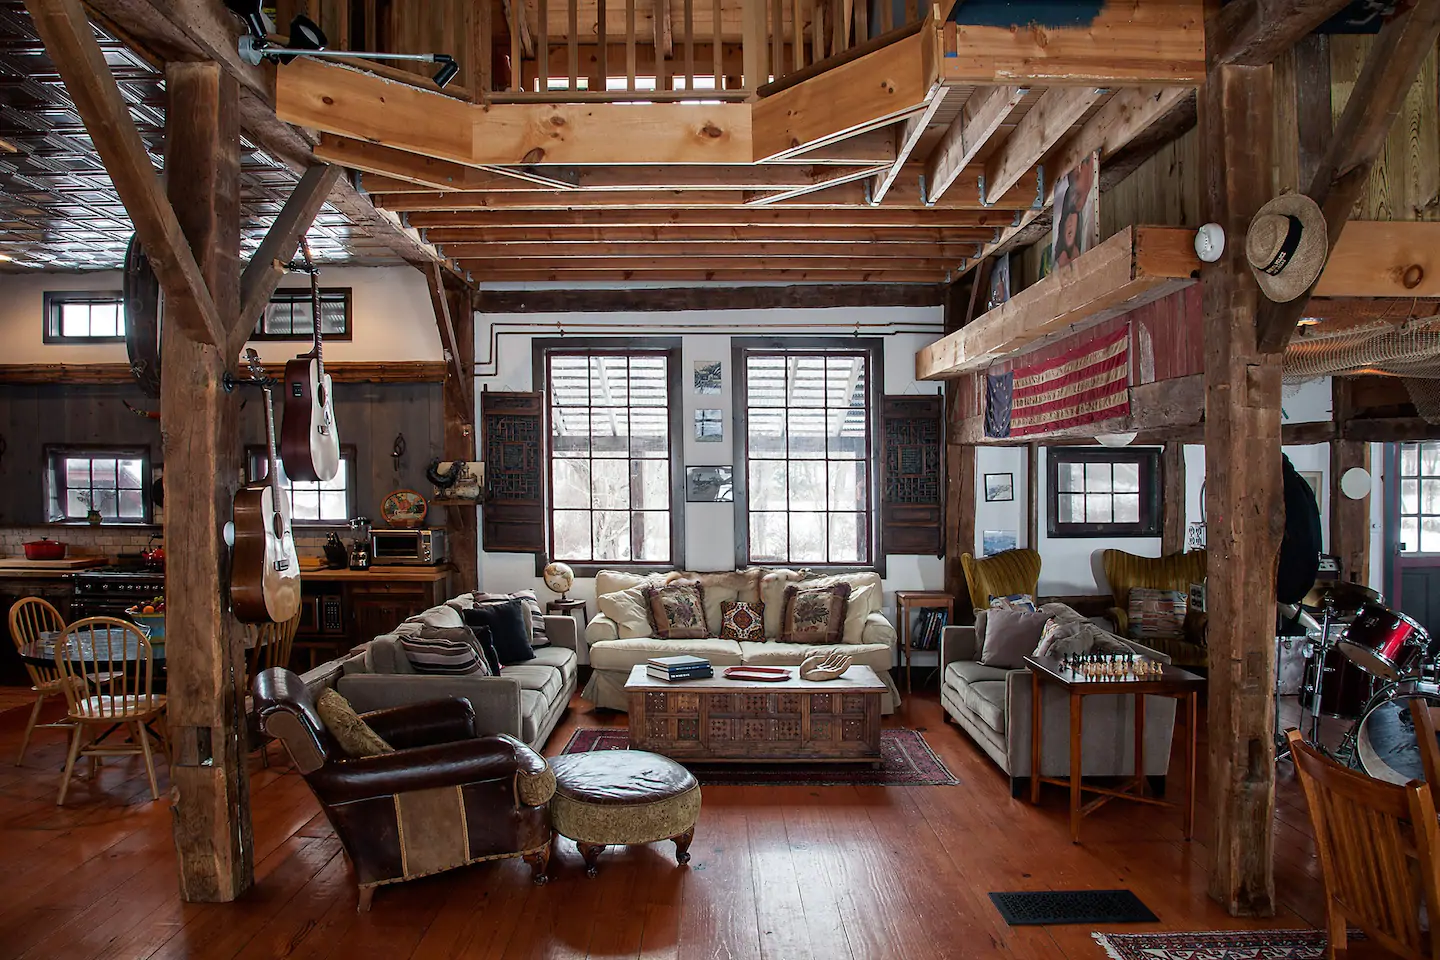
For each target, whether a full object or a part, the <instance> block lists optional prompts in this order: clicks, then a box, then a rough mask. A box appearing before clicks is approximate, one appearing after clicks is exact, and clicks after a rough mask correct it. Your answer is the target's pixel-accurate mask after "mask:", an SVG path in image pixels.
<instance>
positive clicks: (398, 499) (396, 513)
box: [380, 490, 429, 527]
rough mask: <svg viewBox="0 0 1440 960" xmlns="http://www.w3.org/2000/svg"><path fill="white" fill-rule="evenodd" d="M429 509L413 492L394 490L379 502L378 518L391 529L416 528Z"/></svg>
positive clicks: (421, 498) (422, 499)
mask: <svg viewBox="0 0 1440 960" xmlns="http://www.w3.org/2000/svg"><path fill="white" fill-rule="evenodd" d="M428 510H429V507H428V506H426V504H425V498H424V497H422V496H421V495H420V494H418V493H416V492H415V491H414V490H395V491H392V492H391V493H390V494H389V495H387V496H386V497H385V499H384V500H381V501H380V516H382V517H384V518H385V522H386V523H388V524H390V526H392V527H418V526H420V524H421V523H423V522H424V521H425V514H426V512H427V511H428Z"/></svg>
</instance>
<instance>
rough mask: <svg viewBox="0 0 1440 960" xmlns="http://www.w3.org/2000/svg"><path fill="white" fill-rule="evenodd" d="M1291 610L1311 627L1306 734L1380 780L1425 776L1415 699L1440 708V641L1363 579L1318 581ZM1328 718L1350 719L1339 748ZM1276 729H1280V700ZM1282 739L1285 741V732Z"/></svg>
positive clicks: (1303, 690)
mask: <svg viewBox="0 0 1440 960" xmlns="http://www.w3.org/2000/svg"><path fill="white" fill-rule="evenodd" d="M1292 609H1293V614H1292V615H1297V616H1298V619H1299V621H1300V623H1302V624H1304V625H1305V627H1306V628H1307V638H1306V640H1305V643H1304V657H1305V670H1304V680H1303V682H1302V684H1301V687H1300V706H1301V708H1302V710H1304V711H1305V713H1306V714H1307V715H1308V718H1309V724H1310V729H1309V732H1308V733H1306V735H1305V739H1306V740H1308V741H1309V742H1310V743H1311V744H1313V745H1314V746H1315V747H1316V748H1318V749H1319V750H1321V751H1322V752H1324V753H1327V754H1329V755H1330V756H1332V757H1334V758H1335V759H1336V760H1338V761H1340V762H1341V763H1346V764H1348V765H1349V766H1351V767H1357V768H1359V769H1361V770H1363V771H1364V772H1365V773H1367V774H1368V775H1370V776H1372V777H1375V778H1377V779H1381V780H1388V781H1390V782H1393V783H1406V782H1408V781H1410V780H1423V779H1424V778H1425V777H1424V770H1423V767H1422V764H1421V760H1420V748H1419V742H1418V741H1417V740H1416V739H1415V725H1414V722H1413V721H1412V720H1411V719H1410V703H1411V701H1413V700H1417V699H1418V700H1420V701H1423V702H1425V703H1428V704H1430V705H1431V709H1432V710H1433V711H1435V712H1436V713H1437V714H1440V682H1437V681H1440V646H1437V644H1436V643H1435V642H1434V641H1432V640H1431V638H1430V634H1429V633H1427V632H1426V630H1425V628H1424V627H1422V626H1420V624H1418V623H1416V622H1415V621H1414V620H1413V619H1411V618H1410V617H1407V616H1406V615H1405V614H1403V613H1399V612H1398V611H1395V610H1391V609H1389V608H1388V607H1386V606H1385V605H1384V604H1383V603H1382V602H1381V597H1380V595H1379V594H1378V593H1376V592H1375V591H1374V590H1371V589H1370V588H1368V587H1365V586H1362V585H1360V584H1358V583H1346V582H1341V581H1331V582H1320V583H1317V584H1316V585H1315V587H1314V588H1313V589H1312V590H1311V591H1310V592H1309V593H1308V594H1307V595H1306V596H1305V598H1304V599H1302V600H1301V601H1300V603H1299V604H1298V607H1297V608H1292ZM1317 618H1318V619H1317ZM1281 642H1283V639H1282V641H1281ZM1277 703H1278V698H1277ZM1303 719H1304V718H1303V717H1302V726H1303ZM1329 723H1338V724H1342V725H1348V729H1346V730H1345V732H1344V736H1343V737H1342V739H1341V740H1340V742H1339V745H1338V746H1337V747H1336V748H1335V749H1334V750H1331V749H1329V747H1328V746H1327V744H1326V742H1325V737H1324V734H1325V728H1326V726H1327V725H1328V724H1329ZM1275 729H1276V730H1277V731H1279V730H1280V729H1281V724H1280V720H1279V712H1278V707H1277V713H1276V724H1275ZM1277 743H1279V744H1280V745H1281V746H1282V747H1283V744H1284V739H1283V735H1282V736H1281V737H1280V738H1279V739H1278V740H1277ZM1284 752H1285V751H1283V749H1282V750H1281V751H1280V754H1283V753H1284ZM1280 754H1277V757H1278V756H1280Z"/></svg>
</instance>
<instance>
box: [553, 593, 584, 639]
mask: <svg viewBox="0 0 1440 960" xmlns="http://www.w3.org/2000/svg"><path fill="white" fill-rule="evenodd" d="M577 610H578V611H580V616H579V617H577V618H576V619H577V620H578V622H579V626H577V627H576V631H577V632H576V637H577V639H578V638H579V637H583V636H584V635H585V624H587V623H589V622H590V605H589V603H588V601H585V600H576V599H575V598H573V597H561V598H560V599H559V600H549V601H546V603H545V612H546V613H558V614H563V615H565V616H567V617H574V616H575V611H577Z"/></svg>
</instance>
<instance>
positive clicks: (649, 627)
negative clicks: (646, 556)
mask: <svg viewBox="0 0 1440 960" xmlns="http://www.w3.org/2000/svg"><path fill="white" fill-rule="evenodd" d="M649 585H650V584H646V583H641V584H636V585H635V586H633V587H626V588H625V589H624V590H617V591H615V592H613V593H602V594H600V595H599V596H597V597H596V598H595V605H596V607H598V608H599V610H600V614H601V615H602V616H604V617H607V618H609V619H610V620H611V621H612V622H613V623H614V624H615V629H616V631H618V632H619V634H620V639H622V640H627V639H630V638H634V637H649V636H654V633H655V627H654V625H653V624H652V623H651V622H650V602H649V601H648V600H647V599H646V597H645V588H646V587H647V586H649Z"/></svg>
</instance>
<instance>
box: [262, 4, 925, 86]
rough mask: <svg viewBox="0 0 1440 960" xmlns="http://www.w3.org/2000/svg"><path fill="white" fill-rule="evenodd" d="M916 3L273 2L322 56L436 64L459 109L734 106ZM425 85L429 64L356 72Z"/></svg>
mask: <svg viewBox="0 0 1440 960" xmlns="http://www.w3.org/2000/svg"><path fill="white" fill-rule="evenodd" d="M924 9H925V8H924V7H923V6H922V4H921V3H920V0H426V2H423V3H417V2H414V0H408V2H406V0H309V2H306V0H279V2H277V3H276V8H275V17H276V22H277V23H279V24H285V23H289V21H290V18H291V17H292V16H294V15H295V14H296V13H305V14H306V15H307V16H310V17H311V18H312V19H316V20H318V22H319V23H320V25H321V27H322V28H323V29H324V30H325V32H326V34H327V36H328V37H329V40H330V47H331V49H335V50H367V49H368V50H377V51H383V52H387V53H448V54H450V55H451V56H453V57H454V58H455V61H456V63H457V64H458V65H459V67H460V73H459V76H458V78H457V80H456V81H455V82H453V83H452V84H451V85H449V86H447V87H446V88H445V89H446V92H447V93H450V94H452V95H454V96H459V97H463V98H466V99H471V100H484V101H487V102H496V103H506V102H509V103H514V102H604V101H683V100H701V101H705V100H709V101H714V100H744V99H747V98H748V97H750V96H751V95H752V94H753V93H754V92H755V89H756V87H759V86H764V85H765V84H768V83H773V82H776V81H780V80H783V79H784V78H785V77H787V76H790V75H792V74H795V73H797V72H799V71H802V70H805V69H807V68H812V67H813V66H814V65H815V64H817V63H819V62H821V61H825V60H827V59H829V58H831V57H836V56H839V55H842V54H844V53H845V52H846V51H848V50H850V49H852V48H853V47H855V46H858V45H860V44H864V43H866V42H867V41H868V40H870V39H872V38H874V37H877V36H880V35H882V34H885V33H888V32H890V31H891V30H892V29H895V28H896V27H900V26H903V25H905V24H907V23H915V22H918V21H919V20H920V19H921V17H922V15H923V11H924ZM364 65H365V67H366V69H373V70H375V71H376V72H378V73H382V74H385V75H387V76H393V77H397V78H399V79H404V80H407V81H410V82H415V83H418V84H420V85H422V86H425V85H429V80H428V74H429V71H430V70H432V69H433V68H432V67H430V66H429V65H415V66H409V65H403V64H398V63H397V64H377V63H373V62H366V63H365V64H364Z"/></svg>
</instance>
